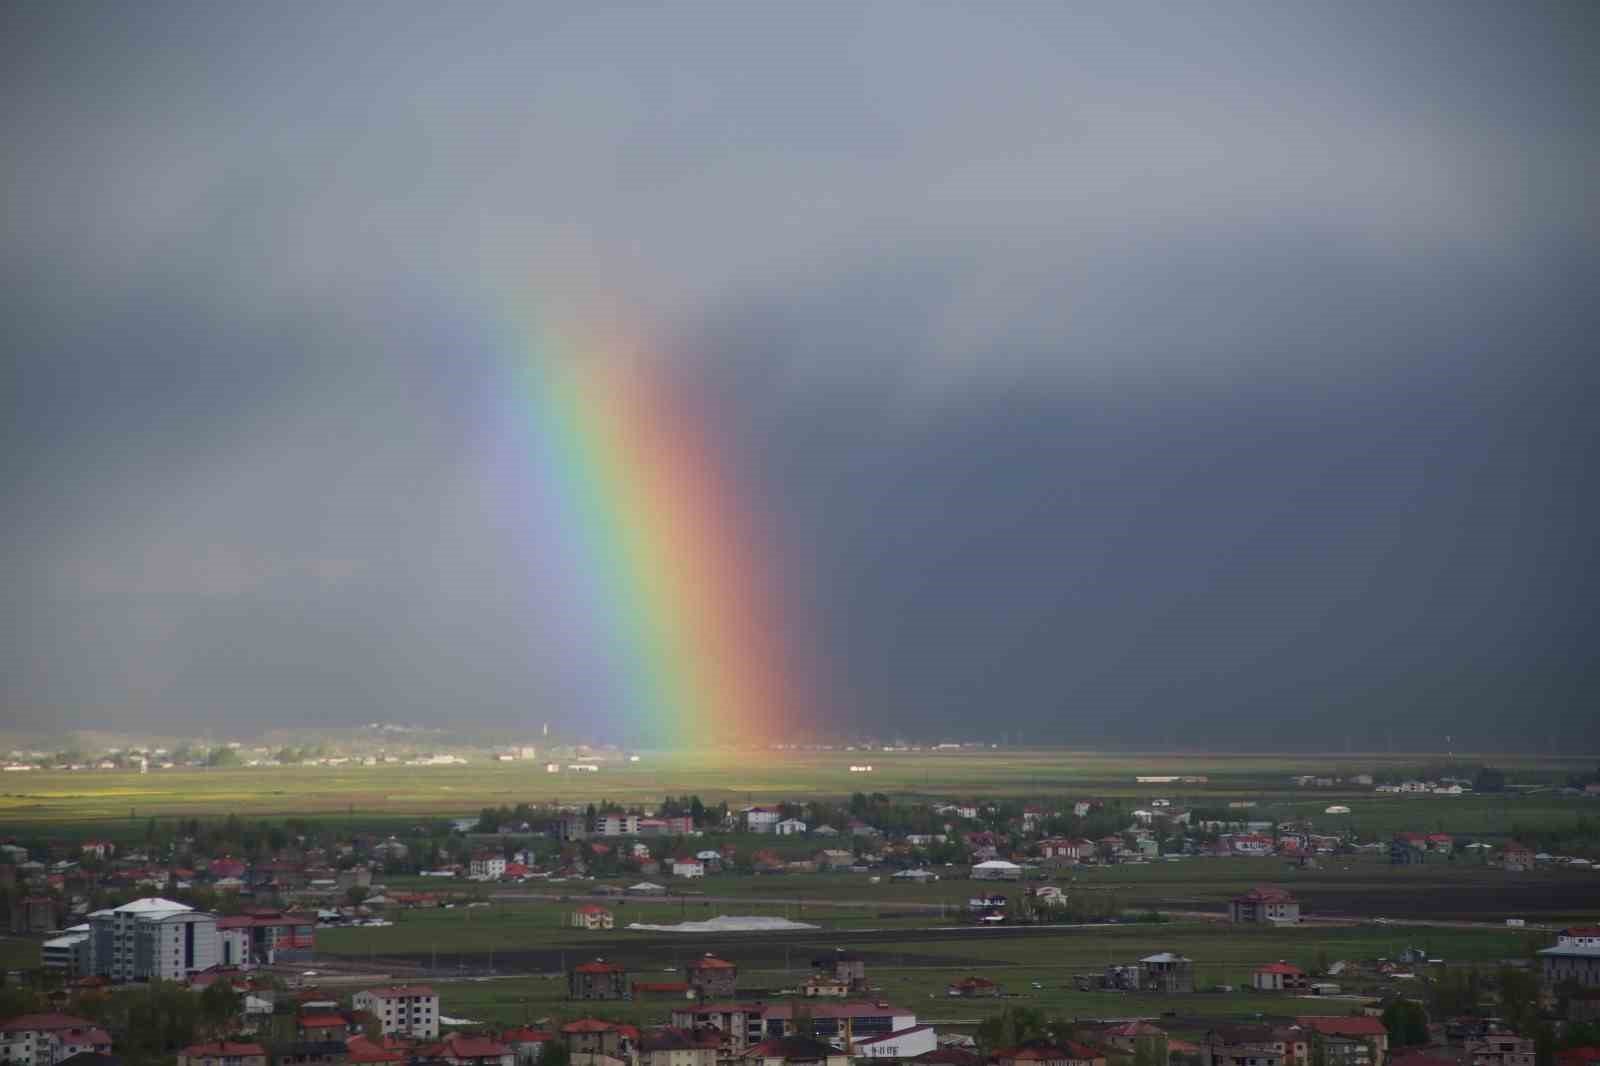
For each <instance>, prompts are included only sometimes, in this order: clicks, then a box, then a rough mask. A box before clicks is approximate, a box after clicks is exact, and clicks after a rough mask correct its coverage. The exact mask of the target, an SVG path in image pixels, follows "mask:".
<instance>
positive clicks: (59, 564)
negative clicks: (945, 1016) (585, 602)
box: [0, 3, 1600, 744]
mask: <svg viewBox="0 0 1600 1066" xmlns="http://www.w3.org/2000/svg"><path fill="white" fill-rule="evenodd" d="M0 19H3V20H4V24H3V25H0V41H3V42H5V43H4V47H5V48H6V50H7V51H6V55H5V56H4V57H3V58H4V59H5V60H6V62H4V63H0V100H3V101H4V102H3V103H0V123H3V129H4V132H5V135H6V139H7V143H9V144H12V145H18V146H22V149H23V150H22V151H20V152H12V153H8V159H7V167H8V169H7V171H6V174H5V179H4V180H5V186H4V196H3V204H0V248H3V252H0V282H3V285H4V289H5V293H6V296H7V306H8V316H7V330H6V336H5V340H4V377H3V379H0V384H4V385H5V392H6V394H7V400H6V402H7V403H8V405H9V406H8V408H7V409H6V410H7V418H6V420H5V425H4V427H3V428H0V434H3V436H0V444H3V445H4V447H3V449H0V451H3V454H0V477H3V479H4V480H3V482H0V488H3V489H4V490H5V492H6V498H7V500H8V501H10V502H11V503H12V504H13V505H12V506H9V507H8V508H7V517H6V547H5V548H4V549H3V551H0V572H3V573H5V574H6V575H7V580H8V585H9V586H10V587H11V588H12V589H14V590H15V593H16V594H15V595H13V596H11V597H9V603H10V607H11V611H12V613H11V615H10V617H9V618H8V619H7V622H6V624H5V629H4V635H5V636H6V638H7V639H6V641H5V645H6V648H7V650H5V651H3V652H0V670H3V674H4V677H5V679H6V692H5V701H6V702H5V707H6V713H7V716H8V717H10V718H12V719H13V720H16V721H19V722H21V721H27V722H31V723H33V724H50V723H53V722H66V721H71V720H76V719H83V720H105V719H106V718H108V717H111V718H125V719H127V720H132V721H152V722H154V721H162V722H192V721H198V720H201V719H204V720H208V721H215V722H239V723H244V722H249V721H254V720H257V719H258V718H259V717H260V716H262V715H272V716H283V715H289V716H291V717H294V716H299V717H300V718H301V719H303V720H310V721H316V720H324V719H343V720H351V721H364V720H370V719H371V718H372V717H374V716H381V715H385V714H390V715H393V716H395V717H401V718H406V717H427V716H431V715H439V714H442V713H449V714H453V715H456V716H458V717H459V718H462V719H475V720H482V721H485V722H497V723H516V722H522V721H524V720H527V719H528V716H529V715H530V714H531V715H534V716H535V717H536V718H538V719H539V720H543V716H545V715H549V716H550V717H552V718H555V719H557V720H558V721H559V720H561V718H562V717H563V716H567V717H568V718H569V719H570V720H571V721H572V722H573V723H574V725H575V726H576V723H579V722H594V723H598V725H597V728H601V729H605V728H620V727H621V725H622V723H623V722H624V721H625V720H626V717H627V716H626V714H625V713H623V712H621V711H619V710H617V709H616V708H614V707H612V706H610V704H609V702H608V701H610V700H612V699H613V698H614V694H615V693H614V688H613V687H612V683H611V680H610V679H609V678H608V673H609V672H610V671H611V670H613V669H614V666H615V664H614V663H612V662H610V661H609V660H608V659H607V657H606V656H605V655H604V654H602V653H601V652H600V651H599V650H597V649H599V648H601V647H603V645H604V641H602V640H599V639H597V637H598V635H597V634H595V633H593V632H589V631H586V630H585V629H584V628H583V627H584V625H585V623H584V622H583V621H582V620H581V619H577V618H573V617H569V616H567V615H566V614H564V613H563V612H562V611H560V610H559V609H558V608H557V607H556V606H554V605H555V604H557V603H559V602H560V596H559V595H558V594H557V593H558V591H559V590H558V589H556V588H554V587H553V586H554V585H559V584H560V582H561V581H562V580H563V578H562V577H561V575H557V574H551V573H549V572H548V559H547V558H546V555H547V545H545V544H543V543H541V541H540V540H539V537H538V534H537V531H536V530H534V529H533V528H532V527H533V526H534V525H536V523H531V522H530V519H529V515H528V514H527V513H526V509H527V507H528V506H530V504H529V503H528V501H527V499H526V497H527V493H528V486H527V485H526V479H527V477H528V470H527V468H526V466H527V459H526V457H525V456H519V455H517V454H516V445H515V443H514V439H513V438H514V434H512V433H511V432H510V430H509V429H508V428H507V422H506V420H507V418H508V415H507V408H508V406H510V405H513V404H514V397H510V398H508V397H507V396H506V395H505V393H506V391H507V389H508V380H509V378H508V375H507V371H506V367H507V365H508V364H509V363H510V362H513V361H514V360H515V359H517V358H519V357H521V356H522V355H524V354H525V353H522V352H519V351H517V350H516V348H517V345H518V343H519V341H518V339H517V338H516V337H515V335H514V331H513V330H512V329H511V327H510V326H509V325H508V324H507V323H506V322H505V321H504V319H505V318H506V317H508V316H509V315H511V314H514V313H529V314H539V315H543V316H545V317H547V318H551V319H555V320H561V319H564V318H565V319H575V320H580V321H581V320H582V319H584V318H585V317H591V316H592V317H600V318H602V319H603V318H606V317H608V316H613V315H618V316H624V317H627V318H629V319H632V320H635V321H637V322H640V323H642V324H643V327H642V328H643V330H644V332H646V333H647V334H648V335H650V336H651V337H652V338H654V339H655V340H656V341H657V342H658V345H659V347H660V349H661V353H662V354H663V356H670V357H675V358H677V359H678V360H679V363H678V372H680V373H684V374H687V375H691V376H692V377H693V379H694V380H695V381H696V383H697V385H698V387H699V388H700V389H702V390H703V392H704V394H705V396H706V397H707V403H708V407H709V408H710V409H712V410H714V411H715V412H717V416H718V422H719V424H718V426H717V429H718V431H719V432H722V433H725V434H726V438H727V442H728V446H729V452H730V461H732V462H734V463H735V464H736V465H738V466H739V467H740V469H741V473H742V475H743V477H744V480H745V482H746V483H747V484H749V485H750V486H752V491H753V492H754V493H755V494H756V495H755V502H756V503H757V504H758V505H759V506H760V507H761V508H763V509H764V510H765V511H767V512H768V513H769V514H770V516H771V517H772V519H773V524H774V526H775V527H776V528H777V533H776V535H777V536H778V538H779V540H780V541H781V543H782V544H783V547H784V551H783V552H782V554H781V559H780V563H781V564H782V565H783V566H785V567H786V568H787V571H788V572H787V574H786V576H787V577H788V578H789V579H790V584H791V586H792V587H793V588H794V589H795V591H794V595H795V596H796V597H797V603H796V605H795V611H794V617H793V618H792V619H790V620H789V621H790V622H791V624H793V625H794V626H795V628H796V629H797V631H799V632H800V634H801V635H802V636H804V637H806V638H807V639H808V640H810V641H814V642H815V643H816V644H817V645H818V646H819V647H820V648H821V649H822V651H823V654H824V656H825V661H826V664H827V670H826V673H827V678H826V682H827V684H829V685H830V686H832V689H833V691H832V696H833V699H832V700H831V702H830V705H829V706H828V707H827V708H826V709H825V710H824V711H823V712H822V713H823V715H824V718H825V723H824V724H829V725H835V726H839V727H845V726H851V727H857V728H860V729H863V730H871V731H878V732H890V731H894V730H905V731H908V732H912V733H923V732H935V731H952V732H958V733H959V732H961V731H962V730H964V729H967V728H969V726H970V723H971V722H972V721H973V720H974V708H982V719H983V720H984V721H985V722H1000V721H1006V722H1013V723H1015V725H1014V728H1017V729H1022V730H1026V731H1028V732H1029V733H1030V734H1031V735H1034V736H1037V737H1039V738H1040V739H1046V738H1052V737H1059V738H1061V739H1072V740H1076V741H1080V742H1093V741H1107V740H1111V741H1115V740H1119V739H1124V738H1128V739H1138V738H1143V737H1146V736H1149V735H1151V734H1152V731H1154V733H1155V734H1156V735H1163V734H1170V735H1171V736H1172V737H1173V738H1174V739H1177V740H1180V741H1184V742H1195V743H1216V744H1227V743H1241V742H1258V741H1259V742H1268V741H1270V742H1272V743H1288V742H1295V741H1297V740H1298V738H1300V737H1302V736H1303V737H1306V738H1322V739H1326V738H1327V737H1329V736H1333V735H1335V734H1338V733H1342V732H1343V731H1345V730H1346V729H1349V730H1353V731H1357V732H1358V733H1359V732H1361V731H1365V733H1366V734H1367V736H1368V739H1371V737H1372V735H1373V731H1374V730H1377V729H1379V726H1380V725H1381V724H1382V723H1384V722H1388V721H1392V720H1395V719H1396V716H1401V717H1402V718H1403V719H1404V720H1408V721H1413V722H1414V725H1415V728H1410V727H1407V728H1408V729H1409V730H1410V731H1409V733H1408V734H1407V735H1408V736H1409V737H1410V739H1411V741H1413V742H1422V741H1424V740H1425V739H1426V738H1427V737H1428V736H1429V735H1431V734H1430V730H1433V729H1434V727H1435V726H1436V725H1438V724H1439V723H1440V722H1444V721H1449V720H1451V718H1452V716H1459V717H1460V718H1461V719H1462V720H1463V721H1466V722H1469V723H1470V724H1471V725H1472V727H1473V728H1474V729H1476V730H1477V731H1478V733H1479V735H1481V736H1485V737H1511V738H1513V739H1515V738H1516V737H1517V736H1518V735H1519V734H1520V733H1521V728H1520V726H1518V727H1516V728H1509V727H1508V726H1507V725H1506V724H1505V722H1504V721H1503V716H1504V709H1505V708H1506V707H1508V706H1516V707H1518V708H1523V709H1525V713H1527V714H1528V715H1530V716H1532V718H1533V719H1534V720H1536V721H1539V722H1541V723H1544V724H1545V725H1546V726H1547V731H1548V732H1549V734H1550V735H1552V736H1559V737H1564V738H1567V740H1568V741H1570V742H1574V743H1576V742H1582V741H1586V740H1589V739H1592V738H1593V726H1592V723H1589V722H1588V721H1587V719H1586V718H1585V717H1584V714H1583V712H1582V710H1581V708H1583V707H1586V706H1588V705H1590V702H1592V696H1593V691H1594V689H1593V677H1592V676H1591V675H1590V674H1589V673H1586V672H1585V671H1584V670H1583V669H1582V668H1581V666H1580V665H1578V662H1579V656H1577V654H1576V652H1577V649H1579V648H1581V647H1582V645H1583V643H1584V638H1585V636H1586V633H1587V625H1586V621H1585V615H1584V609H1583V608H1584V604H1585V603H1586V602H1587V601H1588V600H1589V599H1592V590H1593V574H1592V566H1591V565H1590V563H1589V560H1588V559H1587V558H1586V555H1587V554H1588V553H1587V552H1586V551H1585V550H1584V545H1585V543H1586V542H1587V540H1589V539H1592V536H1590V535H1591V534H1592V532H1593V519H1594V515H1593V512H1592V507H1591V505H1590V504H1589V503H1588V498H1589V495H1590V494H1587V493H1585V492H1584V491H1583V486H1584V484H1585V481H1584V478H1585V474H1584V470H1583V464H1582V461H1581V458H1580V457H1581V456H1583V455H1584V454H1585V453H1586V452H1588V451H1591V450H1592V449H1593V446H1594V444H1595V443H1596V442H1595V440H1594V436H1595V431H1594V429H1593V419H1592V418H1590V417H1588V415H1587V413H1586V411H1585V410H1584V409H1583V407H1582V404H1581V403H1580V402H1579V401H1578V399H1577V398H1578V397H1580V396H1582V395H1583V394H1584V392H1585V390H1587V389H1589V388H1591V387H1592V386H1593V384H1594V373H1593V366H1592V360H1591V359H1590V357H1589V352H1588V349H1589V348H1590V347H1592V343H1591V341H1590V340H1589V338H1592V337H1593V336H1594V333H1595V326H1596V325H1597V323H1596V322H1595V312H1594V310H1593V301H1592V297H1591V296H1590V295H1589V294H1590V293H1591V292H1592V290H1593V288H1594V281H1595V277H1596V244H1597V239H1600V227H1597V221H1600V217H1597V211H1596V199H1595V198H1594V197H1593V195H1592V194H1591V193H1590V191H1589V186H1590V185H1591V184H1592V181H1590V180H1589V175H1591V174H1592V172H1593V171H1594V169H1595V166H1596V164H1597V163H1600V159H1597V158H1596V152H1597V148H1596V142H1595V139H1594V138H1593V136H1592V135H1591V130H1590V125H1591V119H1590V116H1592V114H1593V111H1594V106H1595V104H1596V103H1597V102H1600V100H1597V79H1596V77H1595V67H1594V63H1593V58H1592V57H1593V56H1594V55H1595V54H1596V52H1597V51H1600V36H1597V26H1600V19H1597V18H1596V17H1595V14H1594V10H1593V8H1592V6H1591V5H1584V4H1536V5H1522V6H1518V7H1516V8H1508V7H1505V6H1499V5H1471V4H1469V5H1459V4H1448V5H1447V4H1412V5H1407V6H1406V7H1405V8H1403V9H1396V8H1394V7H1393V6H1392V5H1377V4H1372V5H1369V4H1359V3H1356V4H1341V5H1337V6H1335V7H1328V8H1312V7H1299V8H1271V9H1268V8H1249V9H1245V8H1240V9H1227V8H1195V7H1192V6H1183V5H1122V6H1119V7H1117V8H1115V9H1105V10H1101V11H1095V10H1089V9H1073V8H1062V7H1060V6H1058V5H1050V4H1039V5H1034V4H1016V5H1011V6H1009V7H1006V8H1002V9H986V10H984V11H982V12H978V11H976V10H974V9H972V8H970V7H968V6H965V5H958V4H957V5H939V4H906V5H900V4H881V5H871V6H869V7H861V6H859V5H848V4H840V5H826V4H824V5H804V6H796V7H778V8H765V9H751V8H748V7H744V6H740V5H725V6H716V5H713V6H711V7H702V8H698V9H694V10H689V11H686V10H685V9H681V8H652V7H643V6H633V5H616V6H609V5H608V6H603V7H599V8H596V7H572V8H567V9H560V8H550V7H541V8H528V7H526V6H524V5H493V4H482V5H476V6H474V7H471V8H466V9H462V8H437V7H431V6H427V5H399V6H396V5H386V6H384V7H382V8H374V7H362V6H359V5H349V6H345V5H309V4H307V5H299V4H288V5H278V6H276V7H274V8H271V9H251V10H237V11H229V12H221V11H219V10H218V9H216V8H215V7H214V6H213V5H204V4H182V3H163V4H156V5H147V6H145V7H143V8H140V9H138V10H134V9H131V8H130V9H126V10H122V9H104V8H93V7H89V6H86V5H83V6H80V5H73V4H56V5H48V6H39V5H31V6H30V5H11V6H10V7H8V8H7V9H6V10H5V11H4V13H3V14H0ZM1341 739H1342V738H1341ZM1308 742H1309V740H1308Z"/></svg>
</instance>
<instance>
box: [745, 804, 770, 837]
mask: <svg viewBox="0 0 1600 1066" xmlns="http://www.w3.org/2000/svg"><path fill="white" fill-rule="evenodd" d="M744 824H745V828H746V829H748V830H749V831H750V832H752V833H770V832H772V829H773V827H774V826H776V825H777V824H778V812H777V810H776V809H775V808H772V807H747V808H745V812H744Z"/></svg>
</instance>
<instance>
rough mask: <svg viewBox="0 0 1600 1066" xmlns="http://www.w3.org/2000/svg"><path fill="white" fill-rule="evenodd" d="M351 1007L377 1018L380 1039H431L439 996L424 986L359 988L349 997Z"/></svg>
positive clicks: (435, 1029)
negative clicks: (401, 1037)
mask: <svg viewBox="0 0 1600 1066" xmlns="http://www.w3.org/2000/svg"><path fill="white" fill-rule="evenodd" d="M351 1005H352V1006H354V1007H355V1009H356V1010H358V1011H366V1012H367V1013H368V1014H370V1015H372V1016H373V1017H374V1018H376V1019H378V1025H379V1030H380V1031H381V1032H382V1033H383V1035H384V1036H388V1035H390V1034H394V1035H396V1036H409V1037H412V1038H414V1039H421V1040H432V1039H434V1038H435V1037H437V1036H438V1035H439V993H437V992H435V991H434V990H433V989H432V988H430V987H428V986H427V985H389V986H388V987H385V988H366V989H362V990H361V991H360V992H357V993H356V994H355V995H354V996H352V997H351Z"/></svg>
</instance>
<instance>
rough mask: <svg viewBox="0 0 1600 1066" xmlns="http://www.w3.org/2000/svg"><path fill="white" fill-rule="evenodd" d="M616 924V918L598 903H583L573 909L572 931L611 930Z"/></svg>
mask: <svg viewBox="0 0 1600 1066" xmlns="http://www.w3.org/2000/svg"><path fill="white" fill-rule="evenodd" d="M616 924H617V919H616V916H615V915H614V914H612V913H611V912H610V911H609V910H607V909H606V908H604V907H602V906H600V904H598V903H585V904H583V905H582V906H579V907H575V908H573V911H572V918H571V925H572V928H574V929H588V930H590V931H595V930H600V929H613V928H615V927H616Z"/></svg>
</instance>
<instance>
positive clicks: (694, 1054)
mask: <svg viewBox="0 0 1600 1066" xmlns="http://www.w3.org/2000/svg"><path fill="white" fill-rule="evenodd" d="M721 1047H722V1034H721V1033H719V1032H717V1031H716V1030H715V1029H676V1028H673V1027H672V1026H664V1027H662V1028H660V1029H647V1030H645V1031H644V1032H643V1033H641V1034H640V1036H639V1066H717V1052H718V1051H719V1050H720V1049H721Z"/></svg>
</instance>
